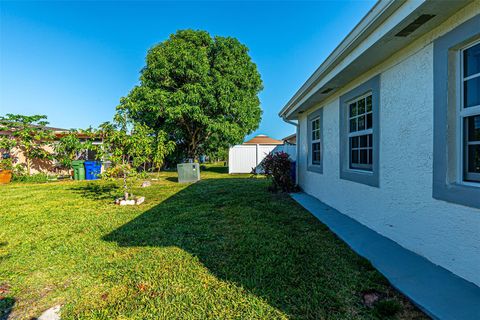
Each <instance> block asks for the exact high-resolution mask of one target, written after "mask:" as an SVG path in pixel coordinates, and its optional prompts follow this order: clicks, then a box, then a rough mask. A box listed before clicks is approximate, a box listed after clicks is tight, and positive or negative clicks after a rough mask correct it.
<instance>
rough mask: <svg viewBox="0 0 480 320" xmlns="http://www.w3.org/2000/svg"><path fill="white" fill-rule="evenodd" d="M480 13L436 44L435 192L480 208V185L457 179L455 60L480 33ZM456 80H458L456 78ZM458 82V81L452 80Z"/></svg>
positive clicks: (447, 198) (449, 200)
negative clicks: (467, 183)
mask: <svg viewBox="0 0 480 320" xmlns="http://www.w3.org/2000/svg"><path fill="white" fill-rule="evenodd" d="M479 26H480V15H477V16H475V17H473V18H472V19H470V20H468V21H466V22H464V23H463V24H461V25H460V26H458V27H456V28H455V29H453V30H451V31H450V32H448V33H446V34H445V35H443V36H441V37H439V38H438V39H436V40H435V41H434V44H433V79H434V84H433V95H434V96H433V102H434V111H433V120H434V124H433V137H434V138H433V192H432V196H433V198H435V199H438V200H444V201H448V202H453V203H456V204H461V205H465V206H469V207H474V208H480V187H475V186H470V185H463V184H459V183H458V182H457V181H458V180H459V177H457V172H456V171H457V170H456V168H457V164H458V163H459V161H461V159H460V160H459V159H456V155H457V152H456V150H457V146H456V143H457V142H456V141H457V139H456V132H458V130H452V129H450V130H449V127H450V128H452V127H453V128H454V127H455V118H456V114H457V105H456V93H455V91H456V89H455V88H456V81H455V79H457V76H456V71H455V68H452V60H453V59H454V58H455V53H456V52H457V51H458V50H459V48H460V47H461V46H463V45H465V44H466V43H468V42H470V41H472V40H474V39H476V38H479V37H480V27H479ZM452 80H454V81H452ZM452 82H454V83H452Z"/></svg>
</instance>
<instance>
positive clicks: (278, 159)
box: [261, 151, 295, 192]
mask: <svg viewBox="0 0 480 320" xmlns="http://www.w3.org/2000/svg"><path fill="white" fill-rule="evenodd" d="M261 166H262V168H263V170H264V172H265V175H266V176H267V177H268V178H269V179H271V181H272V186H271V190H272V191H282V192H292V191H294V189H295V182H294V181H293V179H292V175H291V167H292V160H291V159H290V156H289V155H288V153H285V152H283V151H280V152H275V153H273V154H272V153H270V154H269V155H267V156H266V157H265V159H264V160H263V161H262V163H261Z"/></svg>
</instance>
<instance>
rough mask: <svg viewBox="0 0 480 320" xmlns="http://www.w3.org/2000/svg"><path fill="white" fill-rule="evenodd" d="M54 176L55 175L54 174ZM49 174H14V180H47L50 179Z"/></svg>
mask: <svg viewBox="0 0 480 320" xmlns="http://www.w3.org/2000/svg"><path fill="white" fill-rule="evenodd" d="M52 177H53V176H52ZM49 178H50V177H49V175H47V174H45V173H34V174H31V175H28V174H26V175H16V174H14V175H13V178H12V180H13V181H16V182H40V183H41V182H47V181H48V180H49Z"/></svg>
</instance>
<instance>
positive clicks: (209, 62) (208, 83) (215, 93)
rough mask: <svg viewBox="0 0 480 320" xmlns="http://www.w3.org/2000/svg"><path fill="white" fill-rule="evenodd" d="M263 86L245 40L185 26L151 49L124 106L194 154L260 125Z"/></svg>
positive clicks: (222, 144) (238, 137)
mask: <svg viewBox="0 0 480 320" xmlns="http://www.w3.org/2000/svg"><path fill="white" fill-rule="evenodd" d="M261 90H262V80H261V78H260V74H259V72H258V71H257V66H256V65H255V63H253V62H252V59H251V58H250V56H249V54H248V48H247V47H246V46H245V45H243V44H241V43H240V42H239V41H238V40H237V39H235V38H231V37H219V36H216V37H213V38H212V37H211V36H210V34H209V33H207V32H205V31H194V30H182V31H178V32H177V33H176V34H173V35H171V36H170V38H169V39H168V40H166V41H164V42H162V43H160V44H158V45H156V46H155V47H153V48H151V49H150V50H149V51H148V54H147V58H146V66H145V67H144V68H143V69H142V71H141V76H140V84H139V85H138V86H136V87H134V88H133V89H132V91H131V92H130V93H129V94H128V96H127V97H124V98H122V99H121V103H120V106H119V108H121V109H123V110H127V111H128V113H129V115H130V116H131V117H132V118H133V119H134V120H135V121H137V122H140V123H143V124H145V125H147V126H149V127H150V128H152V129H153V130H154V131H158V130H163V131H165V132H168V133H169V134H170V137H171V138H172V139H173V140H175V142H176V143H177V148H180V151H181V152H180V153H181V154H183V155H184V156H186V157H188V158H195V157H198V156H199V155H200V154H202V153H206V152H211V151H212V150H217V149H220V148H225V147H226V146H228V145H233V144H237V143H241V142H242V141H243V139H244V137H245V136H246V135H248V134H250V133H252V132H253V131H254V130H255V129H257V127H258V125H259V123H260V120H261V115H262V111H261V109H260V100H259V98H258V94H259V92H260V91H261ZM177 151H179V150H177Z"/></svg>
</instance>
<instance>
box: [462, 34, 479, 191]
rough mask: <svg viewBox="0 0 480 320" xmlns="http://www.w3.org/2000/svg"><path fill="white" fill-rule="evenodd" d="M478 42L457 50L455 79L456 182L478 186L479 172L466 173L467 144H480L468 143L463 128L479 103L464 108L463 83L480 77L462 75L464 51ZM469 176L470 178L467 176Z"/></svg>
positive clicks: (477, 110)
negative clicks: (456, 129)
mask: <svg viewBox="0 0 480 320" xmlns="http://www.w3.org/2000/svg"><path fill="white" fill-rule="evenodd" d="M478 44H480V40H477V41H474V42H472V43H470V44H468V45H467V46H465V47H463V48H462V49H461V50H458V59H457V61H458V62H459V65H458V67H457V70H458V72H457V74H458V79H459V80H458V81H457V92H459V93H460V94H459V95H458V97H457V105H458V106H459V107H458V112H457V114H458V116H457V128H458V131H457V146H458V159H459V161H458V166H457V169H458V171H457V177H458V181H457V182H458V183H461V184H465V185H471V186H479V187H480V174H477V173H468V148H467V144H480V142H475V143H469V142H468V140H467V139H468V138H467V128H465V119H466V118H467V117H471V116H480V105H477V106H471V107H468V108H465V106H464V103H465V97H464V94H465V93H464V83H465V81H468V80H470V79H474V78H478V77H480V73H476V74H473V75H470V76H468V77H464V59H463V57H464V52H465V51H466V50H468V49H469V48H471V47H473V46H476V45H478ZM469 177H470V178H469Z"/></svg>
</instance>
